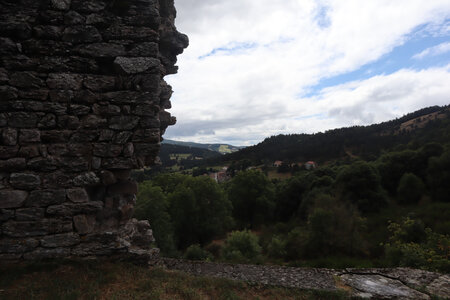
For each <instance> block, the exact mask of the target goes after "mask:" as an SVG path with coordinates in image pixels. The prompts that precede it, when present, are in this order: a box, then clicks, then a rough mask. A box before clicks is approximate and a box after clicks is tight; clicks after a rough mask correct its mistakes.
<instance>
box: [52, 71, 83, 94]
mask: <svg viewBox="0 0 450 300" xmlns="http://www.w3.org/2000/svg"><path fill="white" fill-rule="evenodd" d="M47 85H48V86H49V87H50V88H51V89H56V90H80V89H81V88H82V86H83V76H82V75H79V74H69V73H60V74H55V73H51V74H49V75H48V79H47Z"/></svg>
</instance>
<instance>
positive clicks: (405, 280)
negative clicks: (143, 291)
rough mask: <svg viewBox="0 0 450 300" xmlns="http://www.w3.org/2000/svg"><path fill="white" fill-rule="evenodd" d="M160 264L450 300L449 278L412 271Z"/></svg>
mask: <svg viewBox="0 0 450 300" xmlns="http://www.w3.org/2000/svg"><path fill="white" fill-rule="evenodd" d="M156 264H159V265H162V266H164V267H165V268H167V269H170V270H177V271H182V272H186V273H190V274H193V275H197V276H207V277H220V278H227V279H232V280H241V281H247V282H251V283H258V284H265V285H274V286H283V287H290V288H299V289H308V290H328V291H337V290H345V291H348V292H350V293H351V295H352V296H356V297H361V298H366V299H431V296H437V297H441V298H444V299H446V298H450V277H449V276H448V275H442V274H438V273H433V272H428V271H423V270H415V269H409V268H391V269H346V270H334V269H316V268H290V267H282V266H261V265H241V264H223V263H211V262H200V261H188V260H183V259H172V258H160V260H159V261H158V262H157V263H156Z"/></svg>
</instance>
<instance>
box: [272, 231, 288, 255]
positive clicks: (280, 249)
mask: <svg viewBox="0 0 450 300" xmlns="http://www.w3.org/2000/svg"><path fill="white" fill-rule="evenodd" d="M286 244H287V242H286V240H285V239H283V237H281V236H276V235H275V236H273V237H272V240H271V241H270V243H269V245H268V246H267V255H268V256H269V257H273V258H285V257H286V254H287V252H286Z"/></svg>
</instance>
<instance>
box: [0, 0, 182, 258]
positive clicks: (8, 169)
mask: <svg viewBox="0 0 450 300" xmlns="http://www.w3.org/2000/svg"><path fill="white" fill-rule="evenodd" d="M174 18H175V9H174V4H173V0H105V1H100V0H88V1H82V0H0V56H1V59H0V260H1V259H21V258H23V259H41V258H55V257H68V256H77V257H80V256H81V257H83V256H98V255H108V256H110V255H116V254H118V255H122V254H129V255H141V256H147V257H149V256H151V255H153V254H154V253H155V250H154V249H152V248H151V246H150V244H151V242H152V240H153V236H152V233H151V230H150V226H149V224H148V222H146V221H144V222H138V221H136V220H134V219H131V216H132V212H133V205H134V203H135V199H136V196H135V195H136V193H137V185H136V183H134V182H133V181H132V180H130V171H131V170H132V169H137V168H142V167H144V166H147V165H151V164H152V163H153V162H154V161H155V158H156V156H157V154H158V150H159V146H160V140H161V135H162V134H163V133H164V130H165V129H166V128H167V126H169V125H172V124H174V123H175V119H174V118H173V117H171V116H170V114H169V113H168V112H166V111H165V110H164V109H167V108H170V101H169V98H170V96H171V93H172V91H171V88H170V86H168V85H167V84H166V83H165V82H164V80H163V77H164V76H165V75H167V74H172V73H176V70H177V69H176V67H175V66H174V64H175V62H176V55H177V54H180V53H181V52H182V51H183V49H184V48H185V47H186V46H187V44H188V40H187V37H186V36H185V35H182V34H180V33H178V32H177V31H176V29H175V26H174Z"/></svg>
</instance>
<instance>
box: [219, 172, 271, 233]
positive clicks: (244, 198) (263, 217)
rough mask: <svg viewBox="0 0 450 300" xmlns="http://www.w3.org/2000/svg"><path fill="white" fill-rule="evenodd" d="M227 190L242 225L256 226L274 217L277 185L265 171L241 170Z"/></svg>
mask: <svg viewBox="0 0 450 300" xmlns="http://www.w3.org/2000/svg"><path fill="white" fill-rule="evenodd" d="M227 191H228V198H229V199H230V200H231V202H232V203H233V208H234V211H233V215H234V217H235V219H236V221H238V222H239V225H240V227H242V228H245V227H247V226H250V227H252V228H256V227H258V226H259V225H261V224H263V223H265V222H267V221H269V220H271V219H272V216H273V209H274V207H275V202H274V197H275V187H274V185H273V183H272V182H270V180H269V179H268V178H267V177H266V176H265V175H264V174H263V173H261V172H259V171H256V170H249V171H242V172H239V173H238V174H237V175H236V176H235V177H234V178H233V179H232V181H231V182H230V183H229V186H228V189H227Z"/></svg>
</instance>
